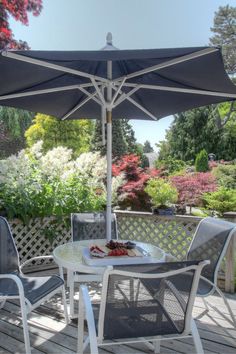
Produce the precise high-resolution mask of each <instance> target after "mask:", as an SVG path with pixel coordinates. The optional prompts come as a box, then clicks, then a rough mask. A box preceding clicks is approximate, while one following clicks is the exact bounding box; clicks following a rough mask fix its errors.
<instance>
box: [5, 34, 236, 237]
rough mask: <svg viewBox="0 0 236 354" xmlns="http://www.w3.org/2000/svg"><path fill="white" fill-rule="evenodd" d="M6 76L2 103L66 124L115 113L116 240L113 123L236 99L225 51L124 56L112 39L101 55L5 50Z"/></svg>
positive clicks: (206, 49)
mask: <svg viewBox="0 0 236 354" xmlns="http://www.w3.org/2000/svg"><path fill="white" fill-rule="evenodd" d="M0 76H1V84H0V105H4V106H11V107H17V108H22V109H26V110H30V111H33V112H41V113H45V114H49V115H53V116H55V117H57V118H58V119H62V120H64V119H80V118H83V119H84V118H91V119H95V118H96V119H101V116H102V118H103V119H105V114H106V112H107V160H108V161H107V163H108V172H107V237H108V238H109V235H110V231H111V229H110V227H111V225H110V214H111V135H112V134H111V133H112V132H111V129H112V128H111V127H112V124H111V121H112V119H119V118H127V119H148V120H158V119H160V118H162V117H165V116H168V115H171V114H175V113H178V112H183V111H185V110H188V109H191V108H196V107H200V106H204V105H209V104H212V103H219V102H223V101H231V100H235V99H236V86H235V85H233V83H232V82H231V81H230V79H229V77H228V76H227V74H226V72H225V70H224V65H223V60H222V55H221V51H220V49H219V48H214V47H197V48H171V49H150V50H118V49H116V48H115V47H113V46H112V38H111V34H108V36H107V45H106V46H105V47H104V48H103V49H102V50H99V51H8V52H7V51H3V52H1V55H0ZM101 112H102V115H101ZM111 113H112V114H111Z"/></svg>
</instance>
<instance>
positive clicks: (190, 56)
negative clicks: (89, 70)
mask: <svg viewBox="0 0 236 354" xmlns="http://www.w3.org/2000/svg"><path fill="white" fill-rule="evenodd" d="M218 50H219V49H217V48H206V49H203V50H200V51H198V52H195V53H191V54H187V55H184V56H182V57H180V58H175V59H172V60H168V61H166V62H165V63H161V64H157V65H153V66H150V67H148V68H146V69H143V70H139V71H135V72H134V73H131V74H128V75H125V76H121V77H119V78H117V79H116V80H114V82H116V81H120V80H123V78H124V77H125V78H126V80H129V79H131V78H134V77H137V76H141V75H143V74H147V73H149V72H152V71H156V70H160V69H163V68H166V67H169V66H173V65H176V64H180V63H183V62H185V61H188V60H192V59H196V58H198V57H201V56H203V55H207V54H209V53H214V52H216V51H218Z"/></svg>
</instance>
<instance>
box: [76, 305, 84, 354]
mask: <svg viewBox="0 0 236 354" xmlns="http://www.w3.org/2000/svg"><path fill="white" fill-rule="evenodd" d="M83 341H84V306H83V299H80V301H79V319H78V347H77V354H83V351H84V350H83V346H84V343H83Z"/></svg>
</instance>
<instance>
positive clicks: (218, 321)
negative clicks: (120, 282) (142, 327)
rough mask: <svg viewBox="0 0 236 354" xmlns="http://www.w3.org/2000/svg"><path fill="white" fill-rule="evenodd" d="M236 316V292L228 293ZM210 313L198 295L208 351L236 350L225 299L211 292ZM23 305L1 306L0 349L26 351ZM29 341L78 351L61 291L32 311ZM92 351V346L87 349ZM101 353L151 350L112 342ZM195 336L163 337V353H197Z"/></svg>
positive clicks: (36, 349) (45, 348) (38, 349)
mask: <svg viewBox="0 0 236 354" xmlns="http://www.w3.org/2000/svg"><path fill="white" fill-rule="evenodd" d="M97 290H98V289H95V288H90V294H91V296H92V297H93V299H94V300H96V299H98V296H99V294H98V293H99V291H97ZM227 297H228V299H229V302H230V305H231V308H232V309H233V312H234V314H235V316H236V294H234V295H228V296H227ZM208 299H209V302H210V303H211V306H212V308H211V310H210V313H208V314H206V313H204V310H205V308H204V305H203V302H202V300H201V299H200V298H197V299H196V303H195V307H194V317H195V318H196V317H197V318H198V320H197V326H198V328H199V332H200V336H201V338H202V343H203V347H204V350H205V353H206V354H210V353H221V354H222V353H232V354H233V353H234V354H235V353H236V329H235V328H234V327H233V325H232V324H231V323H230V321H229V320H228V314H227V311H226V308H225V306H224V305H223V301H222V300H221V299H220V298H219V297H217V296H212V297H210V298H208ZM20 318H21V317H20V308H19V306H18V303H17V302H16V301H11V302H7V303H6V304H5V306H4V308H3V309H1V310H0V353H4V354H5V353H6V354H8V353H15V354H19V353H24V352H25V349H24V342H23V330H22V324H21V319H20ZM28 323H29V329H30V341H31V346H32V348H33V349H32V353H35V354H42V353H48V354H49V353H50V354H51V353H58V354H59V353H60V354H64V353H65V354H69V353H75V352H76V344H77V325H76V321H75V320H74V321H72V322H71V323H70V324H69V325H66V324H65V321H64V317H63V311H62V305H61V298H60V295H58V296H55V297H54V298H53V299H51V301H50V302H47V303H45V304H44V305H42V306H41V307H39V308H38V309H37V310H35V311H34V312H33V313H31V314H30V315H29V320H28ZM87 352H88V353H89V348H88V349H87ZM99 352H100V353H102V354H105V353H107V354H108V353H113V352H114V353H119V354H131V353H132V354H134V353H135V354H141V353H151V352H150V350H149V349H147V348H146V347H145V346H144V345H143V344H139V345H129V346H113V347H106V349H100V351H99ZM194 352H195V351H194V347H193V343H192V339H191V338H188V339H182V340H169V341H162V345H161V353H167V354H174V353H177V354H178V353H188V354H190V353H194Z"/></svg>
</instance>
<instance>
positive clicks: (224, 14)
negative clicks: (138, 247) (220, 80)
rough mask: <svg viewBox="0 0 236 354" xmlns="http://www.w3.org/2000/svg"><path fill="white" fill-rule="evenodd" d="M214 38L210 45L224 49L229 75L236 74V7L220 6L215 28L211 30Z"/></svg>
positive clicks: (216, 15)
mask: <svg viewBox="0 0 236 354" xmlns="http://www.w3.org/2000/svg"><path fill="white" fill-rule="evenodd" d="M211 31H212V32H213V33H214V36H212V37H211V38H210V44H212V45H213V46H218V47H222V53H223V58H224V63H225V67H226V70H227V72H228V73H229V74H235V72H236V7H231V6H229V5H226V6H220V7H219V9H218V11H217V12H215V17H214V26H213V27H212V28H211Z"/></svg>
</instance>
